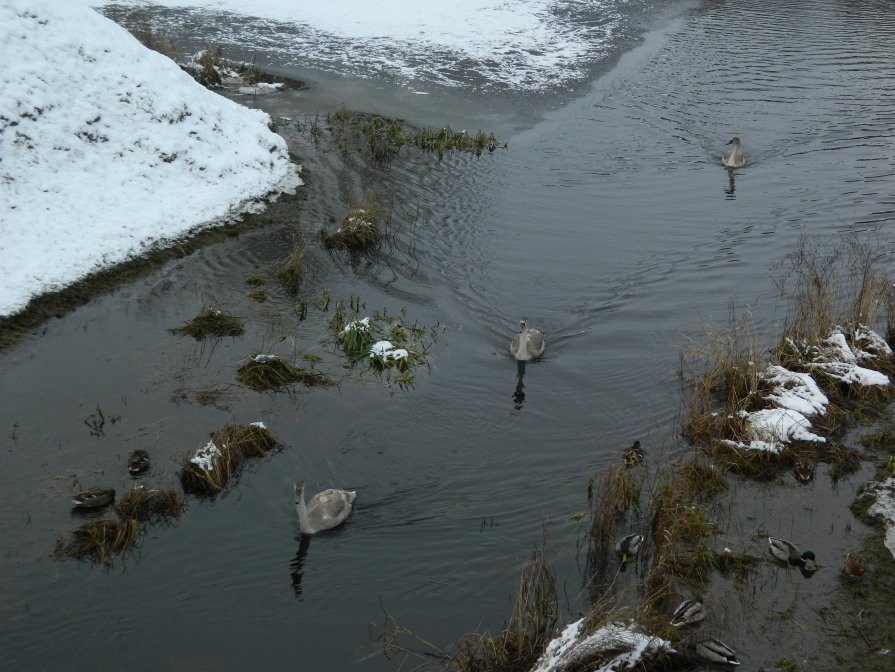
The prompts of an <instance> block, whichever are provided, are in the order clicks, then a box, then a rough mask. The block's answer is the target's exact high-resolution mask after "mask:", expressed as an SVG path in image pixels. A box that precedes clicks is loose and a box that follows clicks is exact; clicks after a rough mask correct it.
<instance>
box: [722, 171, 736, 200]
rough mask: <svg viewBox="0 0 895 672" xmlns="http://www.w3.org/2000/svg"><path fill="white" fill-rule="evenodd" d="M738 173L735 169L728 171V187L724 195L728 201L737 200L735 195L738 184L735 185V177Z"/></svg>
mask: <svg viewBox="0 0 895 672" xmlns="http://www.w3.org/2000/svg"><path fill="white" fill-rule="evenodd" d="M735 173H736V171H735V170H734V169H733V168H728V169H727V186H726V187H725V188H724V194H725V196H726V197H727V198H728V199H734V198H736V195H735V194H734V193H733V192H735V191H736V189H737V188H736V184H734V175H735Z"/></svg>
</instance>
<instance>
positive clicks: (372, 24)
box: [85, 0, 640, 89]
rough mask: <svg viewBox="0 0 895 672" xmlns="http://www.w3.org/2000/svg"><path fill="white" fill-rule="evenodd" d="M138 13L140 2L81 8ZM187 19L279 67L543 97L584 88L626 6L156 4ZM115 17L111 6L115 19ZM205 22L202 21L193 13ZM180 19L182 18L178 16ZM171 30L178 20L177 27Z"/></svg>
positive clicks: (508, 1) (601, 1) (507, 1)
mask: <svg viewBox="0 0 895 672" xmlns="http://www.w3.org/2000/svg"><path fill="white" fill-rule="evenodd" d="M85 1H86V2H88V3H89V4H91V5H93V6H97V7H102V6H103V5H117V6H121V5H124V6H127V5H137V6H139V7H140V8H141V9H145V8H146V3H145V2H144V1H143V0H130V1H128V0H85ZM151 4H153V5H158V6H164V7H169V8H179V9H186V10H189V17H190V20H193V21H195V20H196V19H197V18H198V20H199V21H200V22H201V23H205V24H210V23H213V21H214V19H213V18H212V17H213V15H212V14H211V11H215V12H217V11H219V12H222V13H224V12H226V13H232V14H233V15H234V16H227V17H226V20H223V19H222V20H220V21H219V22H217V23H214V30H215V35H216V37H215V39H216V40H219V41H221V42H225V43H229V44H233V45H246V46H248V45H251V46H252V48H253V49H261V50H266V51H269V52H272V53H277V54H278V60H280V61H282V62H288V61H290V60H293V61H299V60H300V62H302V63H306V64H311V65H313V66H315V67H319V68H321V69H323V70H329V71H337V72H341V73H346V72H348V73H351V74H354V75H360V76H383V75H386V76H389V75H390V76H395V77H397V78H399V79H406V80H410V79H419V80H425V81H432V82H437V83H439V84H444V85H448V86H468V85H469V84H470V83H471V82H472V81H474V80H483V81H485V82H488V83H490V84H491V85H497V86H500V87H509V88H514V89H542V88H552V87H555V86H560V85H561V82H568V81H572V80H575V79H581V78H583V77H585V76H586V73H587V67H588V65H589V64H591V63H593V62H594V61H598V60H600V59H601V58H603V57H604V56H605V55H606V54H607V53H608V51H609V43H610V41H611V40H614V39H617V38H618V36H619V34H620V33H621V32H623V28H622V25H623V23H624V19H625V17H626V12H628V13H630V11H632V10H631V7H632V6H636V7H639V6H640V5H639V4H637V3H632V2H630V0H591V1H590V2H579V3H568V2H559V1H558V0H429V1H428V2H425V3H421V2H417V1H416V0H390V1H389V2H387V3H371V2H367V1H365V0H340V1H339V2H317V3H307V2H302V3H296V2H294V1H292V0H221V1H220V2H216V3H213V4H212V3H209V2H208V1H207V0H153V2H152V3H151ZM117 10H118V8H117V7H116V11H117ZM198 13H201V14H202V16H201V17H196V14H198ZM180 18H181V20H185V19H186V16H184V15H180ZM174 21H176V19H175V20H174Z"/></svg>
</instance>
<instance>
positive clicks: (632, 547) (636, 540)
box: [615, 533, 643, 564]
mask: <svg viewBox="0 0 895 672" xmlns="http://www.w3.org/2000/svg"><path fill="white" fill-rule="evenodd" d="M642 545H643V535H642V534H636V533H635V534H629V535H628V536H627V537H622V538H621V539H619V540H618V543H617V544H616V545H615V552H616V553H618V555H619V557H621V559H622V564H624V563H626V562H627V561H628V560H630V559H631V558H633V557H635V556H636V555H637V554H638V553H639V552H640V547H641V546H642Z"/></svg>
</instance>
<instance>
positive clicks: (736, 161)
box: [721, 137, 746, 168]
mask: <svg viewBox="0 0 895 672" xmlns="http://www.w3.org/2000/svg"><path fill="white" fill-rule="evenodd" d="M727 144H728V145H733V148H732V149H728V150H727V151H726V152H724V156H722V157H721V165H722V166H724V167H725V168H742V167H743V166H744V165H745V163H746V159H744V158H743V152H742V151H740V139H739V138H738V137H734V138H733V140H731V141H730V142H728V143H727Z"/></svg>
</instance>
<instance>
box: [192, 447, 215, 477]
mask: <svg viewBox="0 0 895 672" xmlns="http://www.w3.org/2000/svg"><path fill="white" fill-rule="evenodd" d="M220 454H221V449H220V448H218V447H217V446H216V445H215V444H214V441H209V442H208V443H207V444H206V445H205V447H204V448H200V449H199V450H197V451H196V454H195V455H193V456H192V457H191V458H190V462H192V463H193V464H195V465H196V466H198V467H199V468H200V469H201V470H202V471H204V472H206V473H211V472H212V471H214V461H215V458H217V457H219V456H220Z"/></svg>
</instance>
